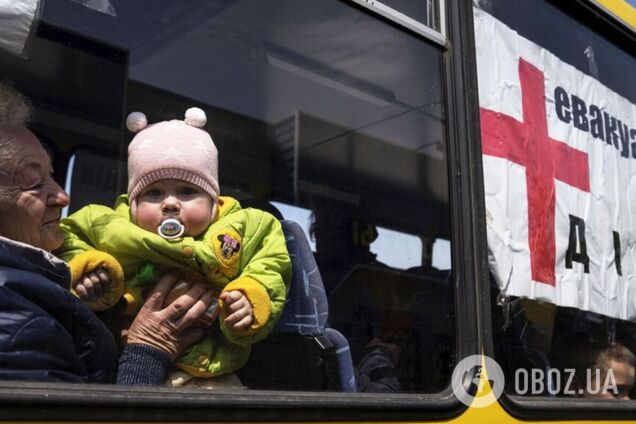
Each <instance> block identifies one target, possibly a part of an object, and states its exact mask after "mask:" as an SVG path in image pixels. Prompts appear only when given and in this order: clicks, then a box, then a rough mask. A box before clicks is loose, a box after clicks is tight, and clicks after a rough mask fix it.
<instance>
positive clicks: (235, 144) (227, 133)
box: [0, 0, 456, 393]
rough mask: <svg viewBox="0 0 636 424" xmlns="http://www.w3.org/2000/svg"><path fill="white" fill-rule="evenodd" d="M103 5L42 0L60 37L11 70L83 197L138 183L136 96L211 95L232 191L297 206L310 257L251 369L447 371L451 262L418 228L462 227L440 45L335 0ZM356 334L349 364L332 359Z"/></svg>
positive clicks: (358, 385) (46, 21) (178, 101)
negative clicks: (441, 261)
mask: <svg viewBox="0 0 636 424" xmlns="http://www.w3.org/2000/svg"><path fill="white" fill-rule="evenodd" d="M107 3H108V5H109V8H107V9H104V10H97V9H96V8H94V7H87V2H71V1H67V0H48V1H46V2H45V3H44V4H43V9H42V11H41V22H40V26H39V29H38V32H37V33H36V34H35V35H34V38H33V40H32V44H31V46H30V48H32V49H36V48H37V49H39V50H38V52H46V53H43V54H44V56H43V57H42V56H40V55H38V54H30V55H29V56H28V57H29V59H28V60H27V61H22V62H19V63H18V62H16V63H17V64H16V65H15V66H12V67H11V68H10V69H11V72H9V73H8V74H7V75H6V76H7V77H8V78H11V79H16V80H18V85H19V87H20V88H21V89H22V90H23V91H25V93H26V94H27V95H28V96H30V97H32V98H34V99H35V100H36V102H35V105H36V122H35V125H36V126H39V128H40V130H41V132H42V133H43V134H46V136H47V137H48V138H50V140H51V141H52V144H53V145H54V147H55V148H56V149H57V151H56V155H58V156H59V157H61V158H62V159H63V160H62V161H61V162H60V165H59V166H60V168H61V170H62V171H64V172H62V173H58V174H61V175H66V172H65V171H66V169H65V166H66V164H67V162H68V159H69V158H70V157H71V156H73V161H72V166H73V169H72V172H71V173H69V176H70V177H69V178H70V181H69V182H68V184H67V187H69V189H70V194H71V197H72V201H71V205H70V208H69V212H70V213H73V212H74V211H76V210H77V209H79V208H80V207H82V206H84V205H85V204H87V203H100V204H104V205H112V204H113V201H114V200H115V197H116V195H117V194H118V193H124V192H126V187H127V183H128V177H127V175H126V152H127V146H128V143H129V142H130V140H131V139H132V135H131V134H130V133H128V132H127V131H126V130H125V128H123V122H124V121H125V117H126V116H127V115H128V114H129V113H130V112H132V111H142V112H144V113H145V114H146V116H147V119H148V122H149V123H155V122H158V121H163V120H167V119H182V116H183V114H184V112H185V110H186V109H187V108H189V107H192V106H197V107H200V108H201V109H203V110H204V111H205V112H206V114H207V125H206V127H205V128H206V130H208V131H209V132H210V134H211V135H212V138H213V139H214V142H215V144H216V146H217V148H218V151H219V180H220V181H219V183H220V187H221V189H220V190H221V195H225V196H231V197H233V198H236V199H237V200H238V201H239V202H240V203H241V205H242V206H243V207H254V208H259V209H264V210H266V211H268V212H270V213H272V214H273V215H274V216H276V217H277V218H279V219H283V218H284V219H286V220H292V221H296V222H298V224H299V225H300V232H294V231H295V230H294V229H293V228H291V229H290V228H286V229H285V231H286V238H287V243H288V247H289V246H291V245H292V244H294V243H295V245H300V244H302V243H300V242H298V243H296V242H295V241H292V240H299V239H302V238H306V239H307V241H308V243H309V247H308V249H307V250H303V249H302V248H301V247H298V250H293V251H292V249H291V247H290V253H291V254H292V255H291V258H292V262H293V263H294V266H298V267H302V269H301V268H298V269H300V271H299V272H298V273H296V272H295V271H294V278H293V281H292V287H291V289H290V294H289V296H290V298H289V301H288V302H287V304H286V309H285V311H284V313H283V316H282V318H281V320H280V321H279V323H278V324H277V326H276V327H275V328H274V330H273V331H272V333H271V334H270V335H269V337H267V338H266V340H264V341H262V342H260V343H257V344H255V345H254V346H253V351H252V355H251V356H250V359H249V361H248V363H247V364H246V365H245V366H244V367H243V368H241V369H240V370H239V371H237V372H236V374H237V376H238V378H239V379H240V381H241V383H242V384H243V385H244V386H246V387H247V388H254V389H289V390H296V389H298V390H319V391H325V390H329V391H345V390H348V391H352V390H354V391H361V392H364V391H367V392H373V391H375V392H377V391H380V392H419V393H422V392H437V391H441V390H442V389H444V388H445V387H446V386H447V385H448V384H449V382H450V372H451V370H452V366H453V365H454V361H455V356H454V355H455V343H456V341H455V334H456V330H455V324H454V303H453V284H452V278H451V275H450V260H447V261H446V263H445V265H444V266H443V268H444V271H441V270H440V269H437V268H436V267H434V266H433V264H432V262H431V258H430V257H431V255H430V251H431V247H430V246H429V245H431V242H427V243H424V242H423V240H431V241H432V240H436V239H440V238H442V239H445V240H451V228H450V218H449V217H450V210H449V201H448V198H449V196H448V177H447V155H446V143H447V140H446V116H445V98H444V89H443V77H442V75H443V72H442V71H443V68H442V63H443V62H442V60H443V57H442V56H443V50H442V49H441V48H440V47H439V46H436V45H434V44H433V43H431V42H430V41H428V40H426V39H424V38H422V37H420V36H418V35H416V34H414V33H412V32H411V31H409V30H408V29H405V28H401V27H400V26H398V25H392V24H387V23H386V22H385V21H383V20H382V19H379V18H378V17H377V16H376V15H375V14H373V13H369V12H368V11H367V10H365V9H363V8H359V7H357V6H355V5H353V4H351V3H349V2H341V1H335V0H334V1H330V0H324V1H319V2H299V1H297V0H272V1H267V2H261V1H247V0H233V1H230V0H227V1H206V2H200V1H180V2H174V1H170V0H153V1H147V2H130V1H125V0H110V1H109V2H107ZM400 3H401V5H402V6H404V7H405V8H407V6H408V10H414V11H415V10H421V9H418V8H417V7H416V6H417V5H418V4H419V3H420V2H415V1H413V2H400ZM425 4H427V3H426V2H425ZM396 5H397V4H396ZM89 6H90V5H89ZM400 7H401V6H400ZM69 40H70V41H69ZM51 46H53V47H54V48H52V47H51ZM45 59H46V60H45ZM12 60H13V59H10V58H5V56H4V55H2V56H0V63H3V64H4V63H5V62H6V63H13V62H12ZM16 60H17V59H16ZM36 67H37V68H36ZM27 76H28V77H27ZM49 87H54V88H53V89H52V91H51V92H49V91H48V90H49ZM69 90H71V93H70V94H69ZM73 93H77V94H78V96H74V95H71V94H73ZM175 148H177V149H178V148H180V146H175ZM183 148H187V146H183ZM287 231H289V232H287ZM294 249H296V248H294ZM446 250H447V252H448V249H446ZM312 251H313V252H315V253H312ZM446 255H447V258H448V259H449V254H448V253H446ZM436 263H437V262H436ZM316 264H317V269H318V270H319V271H320V275H321V278H320V277H318V276H317V273H315V270H316ZM295 269H296V268H295ZM303 319H305V321H302V322H301V320H303ZM325 328H331V329H333V330H336V332H339V333H341V334H342V335H343V336H344V338H340V339H338V340H335V339H330V338H329V337H328V336H329V334H332V332H328V331H326V330H325ZM290 329H291V330H290ZM308 329H310V330H308ZM210 337H212V336H210ZM343 341H344V342H343ZM342 343H344V344H342ZM347 346H348V347H349V350H348V351H347V349H346V347H347ZM343 352H344V355H345V356H344V359H342V358H341V359H342V360H344V363H345V364H348V365H349V367H350V369H348V368H347V369H343V368H340V367H341V365H338V364H341V362H338V364H336V363H334V362H333V361H334V359H333V358H334V354H338V355H340V354H342V353H343ZM349 355H351V358H348V356H349ZM330 361H331V362H330ZM281 364H285V365H284V366H282V365H281ZM354 381H355V383H354Z"/></svg>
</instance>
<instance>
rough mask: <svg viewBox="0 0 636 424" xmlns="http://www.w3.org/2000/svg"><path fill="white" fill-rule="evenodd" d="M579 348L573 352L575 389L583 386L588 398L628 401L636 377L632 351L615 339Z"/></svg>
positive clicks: (584, 394) (635, 362) (634, 359)
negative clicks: (610, 341) (611, 341)
mask: <svg viewBox="0 0 636 424" xmlns="http://www.w3.org/2000/svg"><path fill="white" fill-rule="evenodd" d="M574 345H576V344H574ZM579 347H580V349H578V351H577V352H576V355H574V358H575V359H576V361H575V362H574V365H575V369H576V374H575V381H576V385H575V387H576V390H577V391H578V389H579V388H581V389H583V392H584V393H583V396H584V397H587V398H594V399H618V400H629V399H630V397H629V392H630V391H631V390H632V388H633V387H634V378H635V376H636V357H634V354H633V353H632V351H630V350H629V349H628V348H627V347H625V346H623V345H622V344H620V343H616V342H614V343H605V344H602V345H600V344H587V345H586V346H579ZM609 373H611V375H609Z"/></svg>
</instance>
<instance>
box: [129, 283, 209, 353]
mask: <svg viewBox="0 0 636 424" xmlns="http://www.w3.org/2000/svg"><path fill="white" fill-rule="evenodd" d="M178 281H179V275H178V274H177V273H174V272H169V273H167V274H165V275H164V276H163V277H161V278H160V279H159V282H158V283H157V284H156V285H155V287H154V288H153V289H152V291H151V292H150V294H149V295H148V297H147V298H146V301H145V303H144V305H143V306H142V307H141V310H140V311H139V313H138V314H137V316H136V317H135V320H134V321H133V323H132V325H131V326H130V328H129V329H128V331H127V332H126V335H125V339H126V343H127V344H135V343H138V344H145V345H149V346H152V347H154V348H156V349H159V350H162V351H164V352H166V353H167V354H168V355H169V356H170V358H171V359H172V360H174V359H175V358H176V357H177V356H178V355H179V354H180V353H181V352H182V351H183V350H184V349H185V348H186V347H188V346H189V345H191V344H192V343H194V342H195V341H197V340H199V339H200V338H201V336H203V329H202V328H201V327H200V325H199V322H198V320H199V318H201V316H202V315H203V314H204V313H205V311H206V310H207V309H208V308H209V306H210V304H211V303H212V300H213V298H214V296H213V293H212V291H211V290H209V288H208V287H206V286H205V285H204V284H201V283H195V284H193V285H192V287H190V289H188V290H187V291H186V292H185V293H183V294H182V295H180V296H179V297H177V298H176V299H175V300H174V301H172V303H170V304H169V305H166V306H165V307H164V300H165V298H166V295H167V294H168V293H169V292H170V290H171V289H172V287H174V285H175V284H177V282H178Z"/></svg>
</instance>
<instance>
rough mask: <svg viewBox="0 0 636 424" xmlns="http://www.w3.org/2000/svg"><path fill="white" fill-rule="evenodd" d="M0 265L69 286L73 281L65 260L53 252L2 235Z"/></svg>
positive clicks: (0, 240) (0, 238) (0, 237)
mask: <svg viewBox="0 0 636 424" xmlns="http://www.w3.org/2000/svg"><path fill="white" fill-rule="evenodd" d="M0 266H6V267H9V268H17V269H20V270H23V271H29V272H33V273H36V274H40V275H43V276H44V277H46V278H48V279H50V280H52V281H54V282H55V283H57V284H59V285H60V286H62V287H65V288H68V287H69V285H70V281H71V275H70V272H69V268H68V266H67V265H66V263H65V262H64V261H62V260H61V259H59V258H57V257H55V256H54V255H52V254H51V253H49V252H47V251H45V250H42V249H38V248H36V247H33V246H31V245H29V244H26V243H21V242H18V241H15V240H11V239H8V238H6V237H2V236H0Z"/></svg>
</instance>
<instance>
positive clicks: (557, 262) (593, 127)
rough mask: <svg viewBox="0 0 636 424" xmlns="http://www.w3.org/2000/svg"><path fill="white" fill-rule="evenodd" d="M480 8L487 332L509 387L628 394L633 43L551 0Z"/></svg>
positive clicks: (635, 339)
mask: <svg viewBox="0 0 636 424" xmlns="http://www.w3.org/2000/svg"><path fill="white" fill-rule="evenodd" d="M476 4H477V8H476V9H475V28H476V30H475V31H476V39H477V57H478V74H479V75H478V78H479V85H480V87H479V90H480V114H481V126H482V150H483V152H484V175H485V191H486V215H487V225H488V242H489V251H490V253H491V257H490V258H489V260H490V261H489V262H490V265H491V277H492V284H491V287H492V294H493V296H492V306H493V325H494V329H493V338H494V346H495V356H496V359H497V361H498V362H499V364H500V365H501V366H502V368H503V370H504V372H505V376H506V390H507V392H508V393H510V394H516V395H523V396H548V397H552V398H558V399H563V398H589V399H623V400H628V399H634V398H636V391H635V389H634V375H635V373H636V371H635V370H636V359H635V357H634V352H636V323H635V322H636V313H635V311H634V309H633V302H632V300H631V299H633V295H634V290H635V289H636V287H634V284H633V276H634V272H635V269H636V268H634V266H633V265H634V259H636V257H635V256H634V255H633V252H632V251H631V248H630V247H626V246H631V245H633V241H634V239H633V234H634V233H633V228H634V227H633V225H634V224H633V206H632V205H633V193H634V191H633V188H634V187H633V184H632V185H630V184H629V183H628V182H629V181H630V180H633V176H634V170H635V169H636V167H635V166H634V163H635V162H634V161H635V160H636V154H635V153H636V152H635V151H634V134H636V130H633V128H636V107H635V103H636V91H635V88H636V72H634V71H635V70H636V59H635V57H634V50H633V49H632V50H631V51H626V50H623V49H622V48H621V47H619V46H617V45H615V44H613V43H612V42H610V41H609V40H608V39H606V38H605V37H604V35H603V34H602V33H598V32H595V28H591V27H589V26H586V25H584V24H582V23H581V22H578V21H577V20H575V19H574V18H573V17H571V16H569V15H567V14H566V13H565V12H564V11H562V10H560V9H559V8H557V7H555V6H554V5H553V4H551V2H544V1H516V2H508V1H497V0H496V1H480V2H476ZM576 7H580V6H575V5H572V9H574V8H576ZM489 25H490V29H488V26H489ZM495 46H497V48H496V49H495V48H494V47H495ZM484 58H485V59H484ZM510 58H512V59H510ZM494 61H496V62H494ZM495 67H496V68H498V70H496V71H493V72H494V73H492V74H489V71H488V69H491V70H493V69H494V68H495ZM504 75H505V77H504ZM490 76H492V77H493V78H490ZM496 79H498V80H499V81H500V83H498V82H495V80H496ZM504 85H507V87H508V88H503V86H504ZM496 97H499V99H500V100H495V98H496ZM566 103H567V105H569V106H567V105H566ZM601 109H602V110H603V113H602V118H595V116H597V112H598V113H599V114H600V112H599V111H600V110H601ZM566 110H567V111H568V112H569V113H570V115H567V114H566V113H565V112H566ZM598 116H600V115H598ZM588 118H589V119H588ZM533 119H534V122H531V121H532V120H533ZM599 119H602V120H603V122H605V123H607V125H608V126H604V127H603V134H602V135H601V134H600V133H599V132H598V131H597V126H598V124H599V122H600V121H599ZM495 120H498V121H499V123H500V124H496V123H495ZM533 124H534V125H540V126H542V129H541V130H540V131H537V130H536V127H535V128H534V129H528V130H527V132H525V133H524V134H525V136H524V137H525V139H526V140H529V142H528V144H527V146H534V147H520V148H519V150H517V151H516V152H517V153H518V154H515V153H514V152H513V150H514V149H515V147H514V146H517V144H515V143H516V142H515V140H521V139H523V137H516V135H519V131H523V130H521V128H522V127H524V126H527V125H533ZM585 124H587V128H586V125H585ZM614 127H616V131H614ZM619 128H622V129H619ZM614 132H615V133H616V134H615V135H616V137H614ZM621 132H622V134H623V135H622V136H621V135H620V133H621ZM546 140H547V141H546ZM614 140H616V141H615V142H614ZM543 142H545V143H544V144H543V147H536V146H538V145H540V144H541V143H543ZM548 144H549V145H548ZM566 145H567V149H568V153H566V154H565V155H564V156H562V157H559V156H558V155H559V151H560V149H563V148H564V147H563V146H566ZM511 146H512V147H511ZM544 148H545V149H544ZM540 149H544V150H542V151H541V152H540V153H539V154H538V155H535V153H536V152H538V151H539V150H540ZM533 155H534V156H533ZM566 158H568V159H567V160H566V161H562V160H563V159H566ZM581 159H582V162H579V160H581ZM533 160H538V161H539V162H542V164H541V165H540V166H539V167H534V166H533V164H532V161H533ZM537 163H538V162H537ZM610 163H611V166H610V165H609V164H610ZM543 165H545V166H543ZM579 165H580V166H579ZM552 166H553V167H554V168H552V169H551V168H550V167H552ZM537 171H539V172H537ZM562 171H565V172H562ZM565 174H568V176H564V175H565ZM539 175H543V177H545V179H544V180H542V182H541V183H538V179H537V178H539V179H540V178H543V177H541V176H539ZM577 179H579V180H577ZM575 180H576V181H575ZM581 181H582V183H580V182H581ZM543 183H545V184H546V185H543V186H541V184H543ZM549 187H552V189H553V191H552V195H553V196H544V194H543V193H545V192H546V189H547V188H549ZM546 211H548V212H547V213H546ZM545 217H549V220H548V221H546V220H544V218H545ZM538 220H542V221H541V224H538V222H539V221H538ZM546 223H547V225H546ZM544 230H547V232H546V231H544ZM546 235H549V236H548V237H545V236H546ZM546 258H548V260H546Z"/></svg>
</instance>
